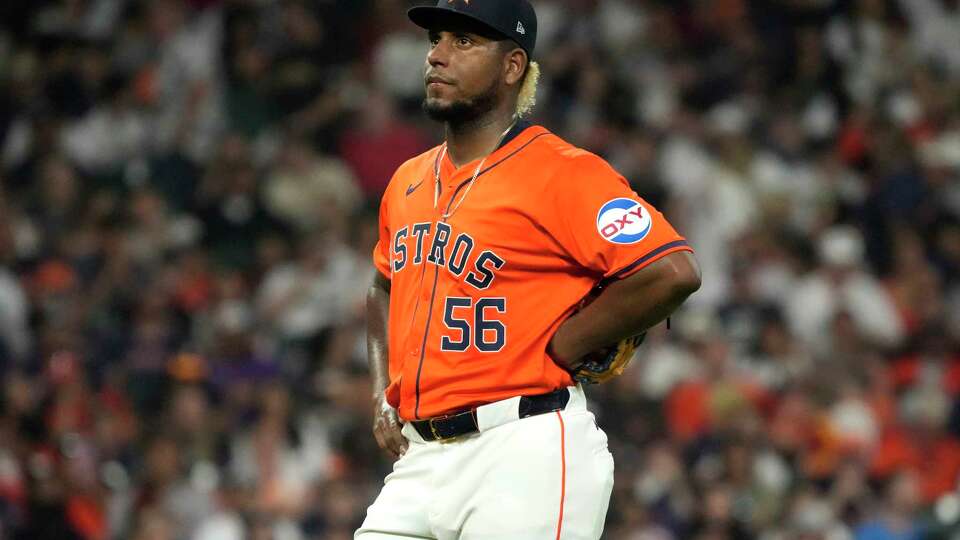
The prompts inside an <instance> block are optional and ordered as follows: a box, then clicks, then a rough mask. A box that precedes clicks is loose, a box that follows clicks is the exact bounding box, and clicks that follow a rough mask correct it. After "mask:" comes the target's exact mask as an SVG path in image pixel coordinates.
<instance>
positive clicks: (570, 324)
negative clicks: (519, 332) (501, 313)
mask: <svg viewBox="0 0 960 540" xmlns="http://www.w3.org/2000/svg"><path fill="white" fill-rule="evenodd" d="M699 288H700V267H699V265H698V264H697V260H696V258H695V257H694V255H693V253H691V252H689V251H677V252H674V253H670V254H668V255H666V256H664V257H662V258H660V259H658V260H656V261H655V262H653V263H650V264H649V265H647V266H645V267H643V268H641V269H640V270H638V271H636V272H635V273H633V274H631V275H629V276H627V277H625V278H622V279H620V280H616V281H614V282H612V283H611V284H609V285H608V286H607V287H606V288H605V289H604V290H603V292H601V293H600V295H599V296H597V298H596V299H595V300H594V301H593V302H591V303H590V304H588V305H587V306H585V307H584V308H583V309H581V310H580V311H578V312H577V313H575V314H573V315H572V316H571V317H570V318H569V319H567V320H566V321H564V323H563V324H562V325H560V328H559V329H557V332H556V333H555V334H554V335H553V338H552V339H551V340H550V345H549V349H548V350H549V352H550V356H551V357H552V358H553V359H554V361H555V362H557V364H559V365H560V366H562V367H564V368H566V369H567V370H569V371H571V372H573V371H576V369H577V368H578V367H580V365H581V364H582V363H583V359H584V357H585V356H586V355H588V354H590V353H592V352H594V351H597V350H600V349H603V348H604V347H608V346H610V345H611V344H614V343H616V342H618V341H620V340H621V339H625V338H628V337H631V336H635V335H637V334H640V333H642V332H645V331H646V330H647V329H649V328H650V327H652V326H654V325H656V324H657V323H659V322H660V321H662V320H664V319H666V318H667V317H668V316H670V314H671V313H673V311H674V310H676V309H677V308H678V307H679V306H680V304H682V303H683V302H684V300H686V299H687V297H689V296H690V295H691V294H693V293H694V292H696V290H697V289H699Z"/></svg>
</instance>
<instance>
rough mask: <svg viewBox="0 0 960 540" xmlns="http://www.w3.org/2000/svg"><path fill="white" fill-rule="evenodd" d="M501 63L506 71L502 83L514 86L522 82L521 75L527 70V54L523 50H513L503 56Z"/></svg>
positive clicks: (518, 48)
mask: <svg viewBox="0 0 960 540" xmlns="http://www.w3.org/2000/svg"><path fill="white" fill-rule="evenodd" d="M503 62H504V70H505V71H506V76H505V77H504V81H505V82H506V83H507V84H509V85H514V84H517V83H519V82H520V81H522V80H523V73H524V72H525V71H526V69H527V53H526V52H525V51H524V50H523V49H521V48H520V47H516V48H514V49H513V50H511V51H510V52H509V53H507V55H506V56H504V58H503Z"/></svg>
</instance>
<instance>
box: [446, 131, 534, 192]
mask: <svg viewBox="0 0 960 540" xmlns="http://www.w3.org/2000/svg"><path fill="white" fill-rule="evenodd" d="M545 132H547V128H545V127H543V126H539V125H536V124H533V123H531V122H528V121H526V120H522V119H521V120H518V121H517V123H516V124H514V126H513V127H512V128H510V131H508V132H507V134H506V135H504V137H503V141H501V142H500V146H498V147H497V149H496V150H494V151H493V152H492V153H490V155H489V156H487V161H486V163H484V169H487V168H489V167H490V166H491V165H492V164H495V163H499V162H500V161H502V160H503V159H505V158H506V157H507V156H509V155H510V154H511V153H512V152H515V151H516V150H517V149H519V148H520V147H521V146H523V145H524V144H526V143H527V142H529V141H530V140H531V139H532V138H534V137H536V136H537V135H540V134H542V133H545ZM438 152H439V149H438ZM480 159H482V158H477V159H475V160H473V161H471V162H469V163H465V164H463V165H461V166H460V167H459V168H456V167H454V165H453V161H451V160H450V155H449V154H446V155H444V157H443V161H442V162H441V163H440V176H441V177H442V178H444V179H445V180H444V182H445V183H452V182H454V181H455V179H454V178H452V176H456V177H457V178H459V177H460V176H461V173H463V174H465V175H467V176H468V177H469V174H473V171H474V168H475V167H476V166H477V164H478V163H479V162H480ZM465 171H466V172H465ZM468 173H469V174H468Z"/></svg>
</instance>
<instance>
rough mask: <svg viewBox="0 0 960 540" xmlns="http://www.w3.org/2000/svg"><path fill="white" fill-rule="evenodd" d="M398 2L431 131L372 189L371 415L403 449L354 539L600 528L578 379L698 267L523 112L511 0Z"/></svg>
mask: <svg viewBox="0 0 960 540" xmlns="http://www.w3.org/2000/svg"><path fill="white" fill-rule="evenodd" d="M408 15H409V17H410V19H411V20H412V21H413V22H414V23H415V24H417V25H419V26H421V27H423V28H425V29H426V30H427V31H428V37H429V42H430V45H429V51H428V53H427V57H426V65H425V68H426V71H425V77H424V82H425V87H426V88H425V91H426V98H425V100H424V104H423V106H424V110H425V112H426V113H427V114H428V115H429V116H430V117H431V118H433V119H435V120H437V121H439V122H442V123H443V125H444V127H445V139H446V141H445V142H444V143H443V144H441V145H440V146H438V147H437V148H434V149H432V150H430V151H428V152H426V153H424V154H422V155H420V156H417V157H415V158H413V159H411V160H409V161H407V162H406V163H404V164H403V165H402V166H401V167H400V168H399V169H398V170H397V171H396V173H395V174H394V176H393V178H392V179H391V181H390V184H389V186H388V187H387V189H386V192H385V194H384V196H383V201H382V203H381V208H380V237H379V242H378V244H377V246H376V248H375V249H374V253H373V258H374V263H375V265H376V267H377V269H378V270H379V272H378V275H377V276H376V278H375V281H374V283H373V285H372V286H371V288H370V291H369V294H368V299H367V311H368V332H369V335H368V348H369V359H370V367H371V372H372V375H373V400H374V402H375V411H376V412H375V415H374V428H373V430H374V434H375V436H376V438H377V442H378V443H379V444H380V446H381V447H382V448H383V449H384V450H386V451H388V452H389V453H391V454H392V455H394V456H397V457H399V459H398V460H397V461H396V463H395V465H394V469H393V472H392V473H391V474H390V475H389V476H387V478H386V480H385V483H384V486H383V489H382V491H381V492H380V495H379V496H378V497H377V499H376V501H375V502H374V503H373V505H371V506H370V508H369V509H368V511H367V516H366V519H365V520H364V522H363V525H362V526H361V528H360V529H359V530H358V531H357V532H356V535H355V538H356V539H359V540H378V539H397V538H404V539H409V538H430V539H437V540H448V539H464V540H469V539H496V540H531V539H561V538H563V539H596V538H599V537H600V534H601V533H602V531H603V523H604V518H605V515H606V511H607V505H608V503H609V498H610V492H611V488H612V485H613V459H612V457H611V455H610V452H609V451H608V450H607V437H606V435H605V434H604V433H603V431H601V430H600V429H599V428H598V427H597V425H596V423H595V421H594V417H593V414H592V413H590V412H589V411H587V409H586V407H585V398H584V394H583V391H582V386H581V384H580V383H593V382H602V381H605V380H607V379H609V378H611V377H613V376H615V375H617V374H619V373H620V371H621V370H622V369H623V367H624V366H625V365H626V362H628V361H629V359H630V357H631V356H632V354H633V349H634V347H635V346H636V345H637V342H638V339H636V336H638V335H642V334H643V332H644V331H646V330H647V329H648V328H649V327H651V326H652V325H654V324H657V323H658V322H660V321H661V320H663V319H664V318H665V317H667V316H668V315H669V314H670V313H671V312H672V311H673V310H674V309H676V308H677V306H679V305H680V304H681V303H682V302H683V301H684V300H685V299H686V298H687V297H688V296H689V295H690V294H691V293H693V292H694V291H695V290H696V289H697V288H698V287H699V286H700V273H699V268H698V266H697V264H696V262H695V260H694V258H693V256H692V251H691V249H690V246H688V245H687V242H686V241H685V240H684V239H683V238H682V237H681V236H680V235H678V234H677V232H676V231H675V230H674V229H673V227H671V226H670V224H669V223H668V222H667V221H666V220H665V219H664V217H663V216H662V215H661V214H660V213H659V212H658V211H657V210H656V209H654V208H653V207H652V206H650V205H649V204H647V203H646V202H645V201H644V200H643V199H641V198H640V197H639V196H638V195H637V194H636V193H634V192H633V191H632V190H631V189H630V188H629V187H628V183H627V182H626V181H625V180H624V178H623V177H621V176H620V175H619V174H618V173H617V172H616V171H615V170H613V169H612V168H611V167H610V165H608V164H607V163H606V162H605V161H603V160H602V159H600V158H599V157H597V156H596V155H593V154H591V153H589V152H587V151H584V150H581V149H579V148H576V147H574V146H572V145H571V144H569V143H567V142H565V141H564V140H562V139H560V138H559V137H557V136H556V135H554V134H553V133H551V132H550V131H548V130H547V129H545V128H544V127H541V126H537V125H532V124H530V123H528V122H526V121H524V120H522V119H521V116H522V115H523V114H524V113H525V112H527V111H528V110H529V109H530V106H531V105H532V102H533V96H534V93H535V88H536V82H537V77H538V74H539V72H538V67H537V65H536V63H535V62H531V57H532V56H533V53H534V45H535V43H536V35H537V18H536V14H535V13H534V9H533V7H532V6H531V5H530V4H529V3H528V2H527V0H439V1H438V2H437V4H436V6H423V7H415V8H412V9H410V11H409V12H408Z"/></svg>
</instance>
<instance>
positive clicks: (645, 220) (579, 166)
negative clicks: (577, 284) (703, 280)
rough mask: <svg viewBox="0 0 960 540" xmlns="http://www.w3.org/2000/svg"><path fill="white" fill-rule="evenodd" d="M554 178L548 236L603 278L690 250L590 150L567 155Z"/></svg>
mask: <svg viewBox="0 0 960 540" xmlns="http://www.w3.org/2000/svg"><path fill="white" fill-rule="evenodd" d="M563 175H564V176H563V178H560V179H559V180H558V181H557V182H555V186H556V187H557V188H558V189H555V190H554V193H555V195H556V198H555V205H556V207H555V208H554V209H553V212H554V215H556V216H557V217H558V222H557V223H556V225H555V227H556V230H555V231H554V236H555V238H556V239H557V241H558V242H559V243H560V245H561V246H563V248H564V249H565V251H566V252H567V254H568V255H569V256H570V257H571V258H573V259H574V260H576V261H577V262H578V263H579V264H580V265H581V266H583V267H585V268H586V269H588V270H590V271H591V272H592V273H595V274H597V275H598V277H602V278H603V279H620V278H624V277H626V276H628V275H630V274H632V273H634V272H636V271H638V270H640V269H641V268H643V267H644V266H647V265H648V264H650V263H652V262H654V261H656V260H658V259H660V258H662V257H664V256H666V255H669V254H670V253H674V252H677V251H693V249H692V248H691V247H690V245H689V244H688V243H687V241H686V239H685V238H683V237H682V236H680V234H678V233H677V231H676V230H675V229H674V228H673V226H672V225H671V224H670V223H669V222H668V221H667V220H666V218H664V217H663V214H661V213H660V212H659V211H658V210H657V209H656V208H654V207H653V206H652V205H650V204H649V203H647V202H646V201H644V200H643V199H642V198H641V197H640V196H639V195H637V193H636V192H634V191H633V190H632V189H630V185H629V184H628V183H627V181H626V180H625V179H624V178H623V177H622V176H620V174H618V173H617V172H616V171H615V170H614V169H613V168H612V167H611V166H610V165H609V164H607V163H606V162H605V161H603V160H602V159H600V158H599V157H597V156H594V155H592V154H587V155H584V156H580V157H578V158H576V159H574V160H572V164H571V167H569V168H567V169H566V170H565V171H564V173H563Z"/></svg>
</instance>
